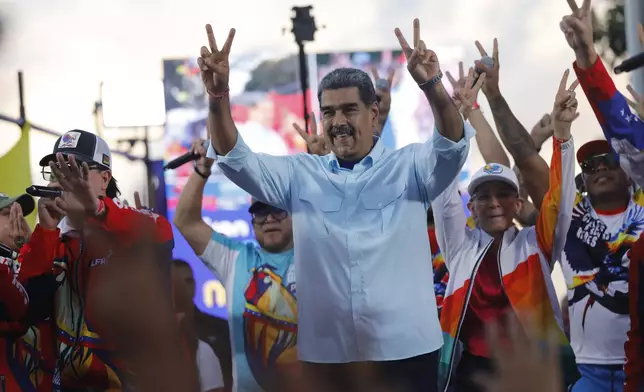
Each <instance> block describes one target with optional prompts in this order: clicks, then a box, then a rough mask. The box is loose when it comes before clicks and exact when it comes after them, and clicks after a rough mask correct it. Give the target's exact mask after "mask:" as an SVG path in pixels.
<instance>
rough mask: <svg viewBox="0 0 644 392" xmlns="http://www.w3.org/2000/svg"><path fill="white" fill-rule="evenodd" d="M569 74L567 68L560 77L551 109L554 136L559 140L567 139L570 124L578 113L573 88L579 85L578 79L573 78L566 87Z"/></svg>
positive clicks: (577, 104)
mask: <svg viewBox="0 0 644 392" xmlns="http://www.w3.org/2000/svg"><path fill="white" fill-rule="evenodd" d="M569 75H570V70H568V69H567V70H566V72H564V74H563V76H562V78H561V82H559V89H558V90H557V95H556V97H555V104H554V107H553V109H552V116H553V118H554V128H555V132H554V136H555V137H556V138H557V139H559V140H568V139H569V138H570V125H571V124H572V122H573V121H575V119H576V118H577V117H579V113H577V107H578V106H579V103H578V102H577V98H576V96H575V89H576V88H577V86H579V81H578V80H575V81H574V82H573V83H572V84H571V85H570V87H568V88H566V86H567V85H568V76H569Z"/></svg>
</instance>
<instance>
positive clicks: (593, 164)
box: [579, 153, 619, 174]
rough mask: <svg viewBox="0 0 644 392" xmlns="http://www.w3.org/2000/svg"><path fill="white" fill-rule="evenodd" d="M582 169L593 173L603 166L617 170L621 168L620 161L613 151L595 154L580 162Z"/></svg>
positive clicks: (587, 172)
mask: <svg viewBox="0 0 644 392" xmlns="http://www.w3.org/2000/svg"><path fill="white" fill-rule="evenodd" d="M579 166H581V171H582V172H584V173H586V174H593V173H597V172H598V171H600V169H601V168H602V167H605V168H606V169H608V170H615V169H618V168H619V162H618V161H617V158H616V157H615V155H614V154H612V153H607V154H601V155H594V156H592V157H590V158H588V159H586V160H584V161H583V162H581V163H580V164H579Z"/></svg>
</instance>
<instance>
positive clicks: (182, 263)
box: [172, 259, 192, 269]
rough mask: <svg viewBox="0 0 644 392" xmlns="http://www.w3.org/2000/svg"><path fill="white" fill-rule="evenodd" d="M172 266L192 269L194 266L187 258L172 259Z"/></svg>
mask: <svg viewBox="0 0 644 392" xmlns="http://www.w3.org/2000/svg"><path fill="white" fill-rule="evenodd" d="M172 266H173V267H188V268H190V269H192V267H191V266H190V263H188V262H187V261H185V260H181V259H173V260H172Z"/></svg>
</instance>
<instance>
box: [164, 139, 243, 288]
mask: <svg viewBox="0 0 644 392" xmlns="http://www.w3.org/2000/svg"><path fill="white" fill-rule="evenodd" d="M192 149H193V151H194V152H195V153H197V154H199V155H200V156H201V158H200V159H199V160H198V161H197V166H196V167H195V170H194V172H193V173H192V174H191V175H190V178H188V182H187V183H186V185H185V186H184V187H183V190H182V191H181V195H180V196H179V203H178V204H177V210H176V211H175V214H174V224H175V226H177V229H179V231H180V232H181V234H182V235H183V237H184V238H185V239H186V241H188V244H189V245H190V247H191V248H192V250H193V251H194V252H195V253H196V254H197V255H198V256H199V257H200V258H201V260H202V261H203V262H204V264H205V265H206V267H208V269H210V270H211V271H212V272H213V273H214V274H215V275H216V276H217V277H218V278H219V279H220V280H221V281H222V282H224V283H225V282H226V280H227V277H228V275H229V274H230V273H231V272H232V269H233V265H234V263H235V260H236V259H237V256H238V255H239V252H240V251H241V249H242V248H243V247H244V245H243V244H242V243H240V242H238V241H234V240H231V239H230V238H228V237H226V236H224V235H223V234H220V233H217V232H215V231H214V230H213V229H212V228H211V227H210V226H209V225H208V224H207V223H206V222H204V220H203V218H202V214H201V205H202V202H203V190H204V187H205V186H206V182H207V181H208V177H209V176H210V169H211V168H212V165H213V161H212V160H210V159H207V158H205V155H206V151H205V149H204V148H203V143H202V142H197V143H195V144H194V145H193V147H192Z"/></svg>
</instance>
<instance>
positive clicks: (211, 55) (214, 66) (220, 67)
mask: <svg viewBox="0 0 644 392" xmlns="http://www.w3.org/2000/svg"><path fill="white" fill-rule="evenodd" d="M206 34H207V35H208V44H209V45H210V50H208V48H206V47H205V46H202V47H201V57H199V58H198V59H197V64H199V68H200V69H201V80H202V82H203V84H204V87H205V89H206V92H207V93H208V95H209V96H210V97H211V98H220V97H221V96H222V95H223V94H226V93H227V91H228V79H229V77H230V62H229V60H228V57H229V55H230V48H231V46H232V45H233V38H235V29H230V31H229V32H228V38H226V42H225V43H224V46H223V47H222V48H221V50H219V49H218V48H217V42H216V41H215V34H214V33H213V32H212V26H210V25H206Z"/></svg>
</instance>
